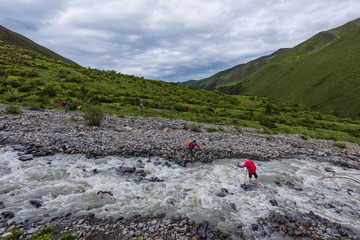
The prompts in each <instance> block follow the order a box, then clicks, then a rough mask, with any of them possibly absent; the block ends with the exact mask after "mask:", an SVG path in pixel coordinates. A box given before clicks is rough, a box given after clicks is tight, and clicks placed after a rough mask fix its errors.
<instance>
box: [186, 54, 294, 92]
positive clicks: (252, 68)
mask: <svg viewBox="0 0 360 240" xmlns="http://www.w3.org/2000/svg"><path fill="white" fill-rule="evenodd" d="M286 50H287V49H279V50H278V51H276V52H274V53H272V54H270V55H268V56H263V57H260V58H258V59H255V60H253V61H251V62H249V63H247V64H240V65H237V66H234V67H232V68H230V69H227V70H225V71H221V72H218V73H216V74H214V75H213V76H211V77H209V78H205V79H201V80H198V81H195V82H191V84H190V85H189V86H191V87H197V88H202V89H207V90H215V89H218V90H222V89H225V87H227V86H232V85H234V84H236V83H240V82H242V81H243V80H244V79H246V78H247V77H249V76H250V75H251V74H253V73H254V72H256V71H257V70H258V69H260V68H261V67H262V66H263V65H265V64H266V63H267V62H268V61H270V60H271V59H272V58H274V57H275V56H277V55H279V54H281V53H283V52H285V51H286ZM224 92H226V90H224Z"/></svg>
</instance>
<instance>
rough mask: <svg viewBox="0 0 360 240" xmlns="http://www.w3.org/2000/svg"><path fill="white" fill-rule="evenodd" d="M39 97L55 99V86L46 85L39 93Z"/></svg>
mask: <svg viewBox="0 0 360 240" xmlns="http://www.w3.org/2000/svg"><path fill="white" fill-rule="evenodd" d="M39 95H40V96H42V97H44V96H49V97H55V96H56V90H55V88H54V86H53V85H46V86H45V87H44V88H43V89H42V90H41V91H40V92H39Z"/></svg>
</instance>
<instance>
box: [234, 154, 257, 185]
mask: <svg viewBox="0 0 360 240" xmlns="http://www.w3.org/2000/svg"><path fill="white" fill-rule="evenodd" d="M244 162H245V164H244V165H242V166H240V164H239V165H238V167H239V168H243V167H246V168H247V170H248V171H249V185H250V186H251V178H252V176H253V175H254V177H255V179H256V184H257V186H258V187H260V185H259V179H258V175H257V174H256V166H255V164H254V162H253V161H251V160H248V159H244Z"/></svg>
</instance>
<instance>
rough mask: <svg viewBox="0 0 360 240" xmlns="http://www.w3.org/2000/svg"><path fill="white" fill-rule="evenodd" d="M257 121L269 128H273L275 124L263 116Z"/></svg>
mask: <svg viewBox="0 0 360 240" xmlns="http://www.w3.org/2000/svg"><path fill="white" fill-rule="evenodd" d="M259 123H260V124H261V125H263V126H264V127H267V128H270V129H273V128H276V127H277V126H276V124H275V123H274V122H273V121H272V120H271V119H269V118H263V119H261V120H260V121H259Z"/></svg>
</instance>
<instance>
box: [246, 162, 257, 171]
mask: <svg viewBox="0 0 360 240" xmlns="http://www.w3.org/2000/svg"><path fill="white" fill-rule="evenodd" d="M246 168H247V169H248V170H249V172H250V173H254V172H255V171H256V167H255V164H254V162H253V161H251V160H248V162H247V164H246Z"/></svg>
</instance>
